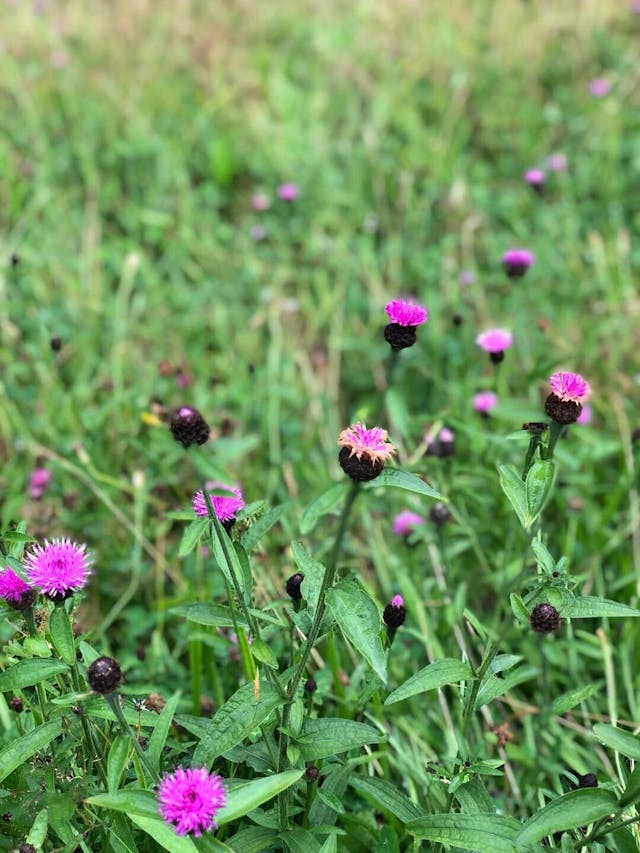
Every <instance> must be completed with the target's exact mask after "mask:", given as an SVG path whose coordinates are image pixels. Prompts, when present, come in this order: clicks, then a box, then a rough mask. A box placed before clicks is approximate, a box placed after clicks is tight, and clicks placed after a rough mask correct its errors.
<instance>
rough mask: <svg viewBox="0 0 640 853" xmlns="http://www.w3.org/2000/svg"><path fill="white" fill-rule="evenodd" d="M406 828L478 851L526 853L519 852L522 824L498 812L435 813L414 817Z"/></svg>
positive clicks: (420, 835)
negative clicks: (519, 836)
mask: <svg viewBox="0 0 640 853" xmlns="http://www.w3.org/2000/svg"><path fill="white" fill-rule="evenodd" d="M406 829H407V831H408V832H409V833H410V834H411V835H414V836H416V838H423V839H425V840H426V841H437V842H439V843H440V844H450V845H451V846H452V847H456V848H459V849H462V850H473V851H476V853H478V851H480V850H481V851H482V853H525V850H526V848H525V847H519V848H517V851H516V846H515V844H514V840H515V837H516V835H517V834H518V830H519V829H520V824H519V823H518V822H517V821H516V820H514V819H513V818H512V817H507V816H506V815H499V814H455V813H450V814H432V815H427V816H426V817H420V818H418V819H417V820H412V821H410V822H409V823H407V825H406Z"/></svg>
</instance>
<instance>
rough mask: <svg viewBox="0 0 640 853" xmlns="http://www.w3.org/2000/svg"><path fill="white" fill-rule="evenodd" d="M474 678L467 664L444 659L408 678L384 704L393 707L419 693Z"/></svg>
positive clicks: (452, 659)
mask: <svg viewBox="0 0 640 853" xmlns="http://www.w3.org/2000/svg"><path fill="white" fill-rule="evenodd" d="M473 678H475V676H474V674H473V672H472V671H471V669H470V667H469V666H467V664H466V663H462V661H460V660H456V659H455V658H442V659H441V660H436V661H434V662H433V663H430V664H429V665H428V666H425V667H424V669H421V670H420V671H419V672H416V673H415V674H414V675H412V676H411V678H408V679H407V680H406V681H405V682H404V684H401V685H400V687H396V689H395V690H394V691H393V692H392V693H390V694H389V696H387V698H386V700H385V703H384V704H385V705H393V704H394V703H395V702H402V700H403V699H408V698H409V696H416V695H417V694H418V693H426V691H427V690H436V689H437V688H438V687H444V685H445V684H456V683H457V682H459V681H469V680H471V679H473Z"/></svg>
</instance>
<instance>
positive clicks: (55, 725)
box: [0, 719, 62, 782]
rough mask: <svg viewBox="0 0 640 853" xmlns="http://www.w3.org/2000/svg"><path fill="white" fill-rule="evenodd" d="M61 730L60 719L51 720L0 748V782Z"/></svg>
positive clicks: (47, 743)
mask: <svg viewBox="0 0 640 853" xmlns="http://www.w3.org/2000/svg"><path fill="white" fill-rule="evenodd" d="M61 731H62V720H61V719H57V720H51V721H50V722H48V723H44V725H42V726H38V727H37V728H35V729H32V730H31V731H30V732H27V734H26V735H22V737H19V738H16V739H15V740H12V741H11V743H9V744H8V746H5V748H4V749H2V750H0V782H2V780H3V779H6V778H7V776H9V775H10V774H11V773H13V771H14V770H15V769H16V768H17V767H20V765H21V764H24V763H25V761H27V760H28V759H29V758H31V756H32V755H34V754H35V753H36V752H38V750H40V749H44V747H45V746H48V745H49V744H50V743H51V741H52V740H54V738H56V737H58V735H59V734H60V732H61Z"/></svg>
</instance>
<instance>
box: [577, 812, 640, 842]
mask: <svg viewBox="0 0 640 853" xmlns="http://www.w3.org/2000/svg"><path fill="white" fill-rule="evenodd" d="M639 820H640V815H635V816H634V817H630V818H627V820H619V821H618V822H617V823H610V824H609V825H608V826H603V827H601V826H598V827H595V828H594V829H593V830H592V831H591V832H590V833H589V835H587V836H586V837H585V838H581V839H580V840H579V841H576V843H575V845H574V850H580V849H581V848H582V847H584V846H585V845H586V844H591V842H593V841H597V840H598V839H599V838H602V836H603V835H608V834H609V833H610V832H616V830H618V829H622V828H623V827H625V826H629V825H630V824H632V823H638V821H639Z"/></svg>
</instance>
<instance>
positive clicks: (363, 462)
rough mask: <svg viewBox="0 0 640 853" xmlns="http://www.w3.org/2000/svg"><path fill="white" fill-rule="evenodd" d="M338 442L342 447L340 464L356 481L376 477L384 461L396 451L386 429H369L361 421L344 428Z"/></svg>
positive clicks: (339, 457)
mask: <svg viewBox="0 0 640 853" xmlns="http://www.w3.org/2000/svg"><path fill="white" fill-rule="evenodd" d="M338 444H339V445H340V447H341V448H342V449H341V450H340V454H339V456H338V461H339V462H340V466H341V468H342V470H343V471H344V472H345V474H346V475H347V476H348V477H351V479H352V480H355V481H356V482H365V481H367V480H373V479H375V478H376V477H377V476H378V475H379V474H380V472H381V471H382V469H383V468H384V463H385V462H386V461H387V460H388V459H391V456H392V455H393V454H394V453H395V452H396V449H395V447H394V446H393V444H391V442H390V441H388V438H387V431H386V429H382V428H381V427H373V428H372V429H367V428H366V426H365V425H364V424H361V423H355V424H353V426H350V427H347V429H343V430H342V432H341V433H340V435H339V436H338Z"/></svg>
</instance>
